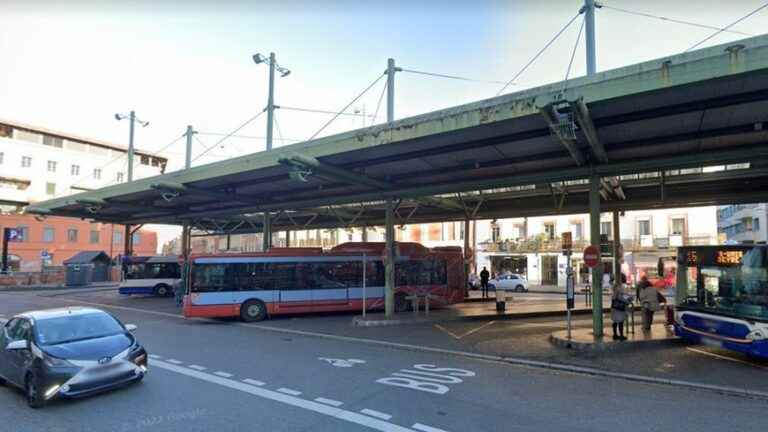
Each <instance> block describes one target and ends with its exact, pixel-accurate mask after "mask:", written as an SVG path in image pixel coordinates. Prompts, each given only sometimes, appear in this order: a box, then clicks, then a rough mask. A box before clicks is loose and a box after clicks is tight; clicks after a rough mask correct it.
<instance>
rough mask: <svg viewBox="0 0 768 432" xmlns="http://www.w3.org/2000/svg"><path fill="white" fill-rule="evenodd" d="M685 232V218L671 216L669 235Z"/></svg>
mask: <svg viewBox="0 0 768 432" xmlns="http://www.w3.org/2000/svg"><path fill="white" fill-rule="evenodd" d="M684 233H685V219H684V218H673V219H672V227H671V229H670V234H671V235H683V234H684Z"/></svg>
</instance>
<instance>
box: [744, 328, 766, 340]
mask: <svg viewBox="0 0 768 432" xmlns="http://www.w3.org/2000/svg"><path fill="white" fill-rule="evenodd" d="M765 338H766V337H765V333H763V332H762V331H760V330H752V331H751V332H749V334H748V335H747V339H751V340H753V341H758V340H763V339H765Z"/></svg>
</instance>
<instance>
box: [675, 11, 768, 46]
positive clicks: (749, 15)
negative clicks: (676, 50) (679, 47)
mask: <svg viewBox="0 0 768 432" xmlns="http://www.w3.org/2000/svg"><path fill="white" fill-rule="evenodd" d="M767 7H768V2H766V3H763V5H762V6H760V7H758V8H757V9H754V10H753V11H752V12H750V13H748V14H746V15H744V16H743V17H741V18H739V19H737V20H736V21H734V22H732V23H730V24H728V25H727V26H725V27H723V28H721V29H718V30H717V31H716V32H714V33H712V34H711V35H709V36H707V37H705V38H704V39H702V40H701V41H699V42H697V43H695V44H693V45H692V46H691V47H690V48H688V49H687V50H685V51H684V52H688V51H691V50H692V49H694V48H696V47H698V46H699V45H701V44H703V43H705V42H706V41H708V40H710V39H712V38H713V37H715V36H717V35H719V34H720V33H722V32H724V31H726V30H728V29H730V28H731V27H733V26H735V25H736V24H738V23H740V22H742V21H744V20H745V19H747V18H749V17H751V16H752V15H754V14H756V13H758V12H760V11H761V10H763V9H765V8H767Z"/></svg>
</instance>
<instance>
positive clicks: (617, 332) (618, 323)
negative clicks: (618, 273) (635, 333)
mask: <svg viewBox="0 0 768 432" xmlns="http://www.w3.org/2000/svg"><path fill="white" fill-rule="evenodd" d="M631 301H632V297H630V296H627V295H626V294H624V286H623V284H621V283H617V284H616V285H615V286H614V288H613V295H612V296H611V320H612V321H613V340H620V341H625V340H627V338H626V337H625V336H624V321H625V320H626V319H627V306H628V305H629V303H630V302H631Z"/></svg>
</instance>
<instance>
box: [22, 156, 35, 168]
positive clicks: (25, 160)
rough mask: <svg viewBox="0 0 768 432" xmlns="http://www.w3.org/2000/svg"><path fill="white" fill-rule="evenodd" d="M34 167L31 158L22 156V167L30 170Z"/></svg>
mask: <svg viewBox="0 0 768 432" xmlns="http://www.w3.org/2000/svg"><path fill="white" fill-rule="evenodd" d="M31 166H32V158H31V157H30V156H22V157H21V167H22V168H29V167H31Z"/></svg>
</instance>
